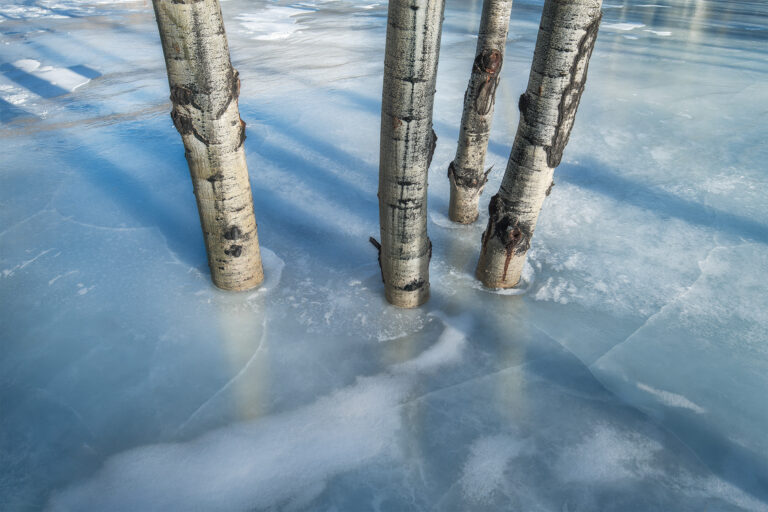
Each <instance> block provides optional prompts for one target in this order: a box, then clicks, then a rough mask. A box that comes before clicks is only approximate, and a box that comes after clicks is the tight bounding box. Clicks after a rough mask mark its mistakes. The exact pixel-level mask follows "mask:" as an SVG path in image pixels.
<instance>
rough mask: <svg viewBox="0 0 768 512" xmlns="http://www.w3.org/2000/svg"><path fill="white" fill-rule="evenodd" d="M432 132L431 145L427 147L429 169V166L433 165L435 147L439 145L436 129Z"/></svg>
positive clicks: (429, 142)
mask: <svg viewBox="0 0 768 512" xmlns="http://www.w3.org/2000/svg"><path fill="white" fill-rule="evenodd" d="M431 132H432V135H431V137H430V138H429V141H428V144H429V147H428V148H427V150H428V151H429V153H428V155H427V169H429V166H430V165H432V157H433V156H435V148H436V147H437V134H436V133H435V130H431Z"/></svg>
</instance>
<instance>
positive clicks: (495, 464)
mask: <svg viewBox="0 0 768 512" xmlns="http://www.w3.org/2000/svg"><path fill="white" fill-rule="evenodd" d="M521 448H522V444H521V443H520V442H519V441H517V440H515V439H512V438H511V437H509V436H503V435H499V436H488V437H482V438H480V439H478V440H476V441H475V442H473V443H472V446H471V447H470V449H469V458H468V459H467V461H466V462H465V463H464V468H463V469H462V474H461V479H460V480H459V482H460V484H461V489H462V493H463V494H464V496H465V497H466V498H467V499H469V500H471V501H475V502H487V501H489V500H490V498H491V496H492V495H493V492H494V491H496V490H497V489H500V488H501V487H502V485H503V484H504V471H505V469H506V467H507V465H508V464H509V462H510V461H511V460H512V459H513V458H515V457H516V456H517V455H518V454H519V453H520V451H521Z"/></svg>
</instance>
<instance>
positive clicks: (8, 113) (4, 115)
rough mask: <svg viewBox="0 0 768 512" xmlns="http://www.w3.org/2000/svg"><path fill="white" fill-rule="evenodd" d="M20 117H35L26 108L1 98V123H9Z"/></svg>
mask: <svg viewBox="0 0 768 512" xmlns="http://www.w3.org/2000/svg"><path fill="white" fill-rule="evenodd" d="M19 117H34V116H33V115H32V114H30V113H29V112H27V111H26V110H24V109H22V108H19V107H17V106H16V105H14V104H13V103H10V102H8V101H5V100H4V99H3V98H0V123H8V122H10V121H13V120H14V119H17V118H19Z"/></svg>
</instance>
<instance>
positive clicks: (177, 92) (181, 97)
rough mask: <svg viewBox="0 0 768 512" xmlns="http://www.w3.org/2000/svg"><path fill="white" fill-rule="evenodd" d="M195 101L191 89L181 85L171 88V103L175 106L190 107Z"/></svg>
mask: <svg viewBox="0 0 768 512" xmlns="http://www.w3.org/2000/svg"><path fill="white" fill-rule="evenodd" d="M193 99H194V93H193V92H192V90H191V89H188V88H187V87H184V86H181V85H175V86H173V87H171V102H172V103H173V104H174V105H189V104H190V103H192V100H193Z"/></svg>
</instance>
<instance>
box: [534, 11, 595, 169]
mask: <svg viewBox="0 0 768 512" xmlns="http://www.w3.org/2000/svg"><path fill="white" fill-rule="evenodd" d="M602 17H603V13H602V12H600V13H599V14H598V16H597V18H595V20H594V21H592V22H591V23H590V24H589V25H587V27H586V29H585V32H584V35H583V36H582V37H581V39H580V40H579V45H578V49H577V51H576V56H575V57H574V59H573V62H572V63H571V67H570V69H569V70H568V79H569V81H568V85H566V87H565V89H563V94H562V96H561V97H560V103H559V104H558V106H557V124H556V125H555V134H554V136H553V137H552V144H551V145H550V146H545V148H544V149H545V151H546V152H547V165H548V166H549V167H550V168H553V169H554V168H555V167H557V166H558V165H560V160H561V159H562V158H563V151H565V146H566V145H567V144H568V138H569V137H570V135H571V128H572V127H573V123H572V122H571V123H566V121H567V120H572V119H573V118H574V116H575V115H576V111H577V110H578V108H579V101H581V95H582V93H583V92H584V86H585V85H586V82H587V70H588V68H589V57H590V56H591V55H592V50H593V49H594V47H595V41H596V40H597V30H598V28H599V27H600V20H601V19H602ZM582 62H584V72H583V73H582V75H581V77H580V78H577V76H576V71H577V69H578V67H579V64H580V63H582Z"/></svg>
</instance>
